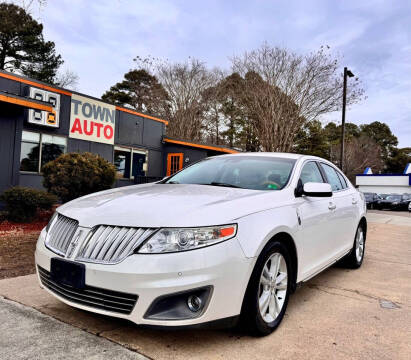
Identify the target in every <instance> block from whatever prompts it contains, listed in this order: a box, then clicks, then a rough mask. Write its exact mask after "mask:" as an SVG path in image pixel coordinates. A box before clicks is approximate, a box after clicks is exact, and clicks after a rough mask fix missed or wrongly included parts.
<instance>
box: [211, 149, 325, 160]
mask: <svg viewBox="0 0 411 360" xmlns="http://www.w3.org/2000/svg"><path fill="white" fill-rule="evenodd" d="M221 156H224V157H232V156H235V157H238V156H264V157H277V158H283V159H284V158H285V159H295V160H298V159H301V158H303V157H307V158H313V159H321V158H319V157H317V156H310V155H302V154H293V153H284V152H263V151H261V152H243V153H237V154H225V155H219V157H221ZM321 160H325V159H321Z"/></svg>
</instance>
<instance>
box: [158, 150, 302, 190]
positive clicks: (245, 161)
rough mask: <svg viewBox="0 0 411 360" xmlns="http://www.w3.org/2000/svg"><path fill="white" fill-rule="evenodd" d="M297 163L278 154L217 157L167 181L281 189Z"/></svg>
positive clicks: (254, 188)
mask: <svg viewBox="0 0 411 360" xmlns="http://www.w3.org/2000/svg"><path fill="white" fill-rule="evenodd" d="M294 164H295V160H294V159H287V158H278V157H264V156H229V157H214V158H208V159H204V160H202V161H199V162H198V163H196V164H193V165H191V166H189V167H187V168H185V169H183V170H181V171H180V172H178V173H176V174H175V175H173V176H171V177H170V178H168V179H167V180H166V181H165V182H164V183H166V184H167V183H172V184H200V185H213V186H231V187H238V188H244V189H250V190H281V189H282V188H283V187H284V186H286V185H287V183H288V181H289V179H290V176H291V172H292V169H293V167H294Z"/></svg>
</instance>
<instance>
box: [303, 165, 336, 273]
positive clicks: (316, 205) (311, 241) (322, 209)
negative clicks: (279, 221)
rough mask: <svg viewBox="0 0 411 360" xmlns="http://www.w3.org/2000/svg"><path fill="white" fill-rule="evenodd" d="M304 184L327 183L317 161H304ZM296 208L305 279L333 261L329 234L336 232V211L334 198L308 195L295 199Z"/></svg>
mask: <svg viewBox="0 0 411 360" xmlns="http://www.w3.org/2000/svg"><path fill="white" fill-rule="evenodd" d="M299 181H301V185H304V184H305V183H307V182H320V183H324V182H325V177H324V175H323V174H322V173H321V171H320V168H319V165H318V164H317V162H316V161H311V160H310V161H307V162H305V163H304V164H303V166H302V168H301V172H300V175H299ZM296 204H297V205H296V206H297V208H296V210H297V216H298V218H299V223H300V225H299V232H298V235H299V242H300V244H301V249H302V250H301V254H300V256H299V258H300V264H299V267H300V269H301V275H302V278H303V279H307V278H309V277H311V276H313V275H315V274H316V273H317V272H319V271H320V270H322V269H323V268H324V267H325V266H326V265H327V264H329V263H330V261H332V258H331V255H330V253H331V252H332V251H333V245H332V243H331V241H330V234H333V233H334V227H335V224H334V221H335V219H336V218H335V217H334V213H333V211H332V209H331V210H330V206H331V207H332V198H329V197H308V196H302V197H297V198H296Z"/></svg>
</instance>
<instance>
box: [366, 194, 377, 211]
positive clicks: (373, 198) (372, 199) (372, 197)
mask: <svg viewBox="0 0 411 360" xmlns="http://www.w3.org/2000/svg"><path fill="white" fill-rule="evenodd" d="M364 198H365V202H366V203H367V209H374V208H375V207H376V205H377V203H378V200H379V199H380V198H379V196H378V194H377V193H370V192H365V193H364Z"/></svg>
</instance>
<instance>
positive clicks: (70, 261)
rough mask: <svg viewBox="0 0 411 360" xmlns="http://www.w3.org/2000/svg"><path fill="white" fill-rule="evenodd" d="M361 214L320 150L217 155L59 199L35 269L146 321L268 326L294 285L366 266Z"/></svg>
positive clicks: (69, 292) (58, 290)
mask: <svg viewBox="0 0 411 360" xmlns="http://www.w3.org/2000/svg"><path fill="white" fill-rule="evenodd" d="M365 214H366V205H365V201H364V197H363V195H362V194H361V193H360V192H358V191H357V190H356V189H355V188H354V187H353V185H352V184H351V183H350V181H349V180H348V179H347V177H346V176H345V175H344V174H343V173H342V172H341V171H340V170H339V169H338V168H337V167H335V166H334V165H333V164H332V163H330V162H328V161H326V160H324V159H321V158H318V157H312V156H304V155H296V154H284V153H243V154H233V155H221V156H217V157H211V158H207V159H205V160H202V161H200V162H197V163H195V164H193V165H191V166H188V167H186V168H184V169H182V170H181V171H179V172H177V173H175V174H173V175H171V176H169V177H167V178H165V179H163V180H162V181H159V182H157V183H151V184H144V185H135V186H129V187H123V188H117V189H112V190H107V191H103V192H99V193H95V194H91V195H87V196H84V197H82V198H79V199H76V200H73V201H71V202H69V203H66V204H64V205H62V206H60V207H59V208H58V209H57V211H56V213H55V214H54V216H53V217H52V219H51V220H50V223H49V224H48V225H47V227H46V228H44V229H43V231H42V232H41V234H40V237H39V239H38V242H37V248H36V254H35V258H36V268H37V274H38V280H39V282H40V285H41V286H42V287H43V288H44V289H46V290H47V291H48V292H50V293H51V294H52V295H54V296H55V297H57V298H58V299H59V300H61V301H63V302H65V303H67V304H69V305H71V306H73V307H77V308H80V309H84V310H88V311H91V312H95V313H100V314H106V315H110V316H114V317H120V318H125V319H129V320H131V321H133V322H134V323H136V324H140V325H151V326H163V327H183V326H194V325H195V326H198V325H205V324H208V325H210V324H213V325H215V324H218V325H221V323H223V324H225V325H228V324H231V325H232V324H235V323H239V324H243V325H244V326H245V327H246V328H247V329H248V330H249V331H250V332H251V333H253V334H255V335H267V334H269V333H270V332H272V331H273V330H274V329H275V328H277V326H278V325H279V324H280V322H281V320H282V319H283V317H284V313H285V311H286V308H287V303H288V300H289V296H290V294H292V293H293V292H294V291H295V289H296V287H297V285H298V284H300V283H303V282H305V281H307V280H309V279H310V278H312V277H313V276H315V275H316V274H318V273H319V272H321V271H322V270H324V269H326V268H327V267H329V266H331V265H332V264H334V263H336V262H337V261H340V262H341V263H342V264H345V265H346V266H348V267H350V268H358V267H360V266H361V263H362V261H363V258H364V250H365V240H366V232H367V222H366V217H365ZM296 296H298V294H296Z"/></svg>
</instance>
